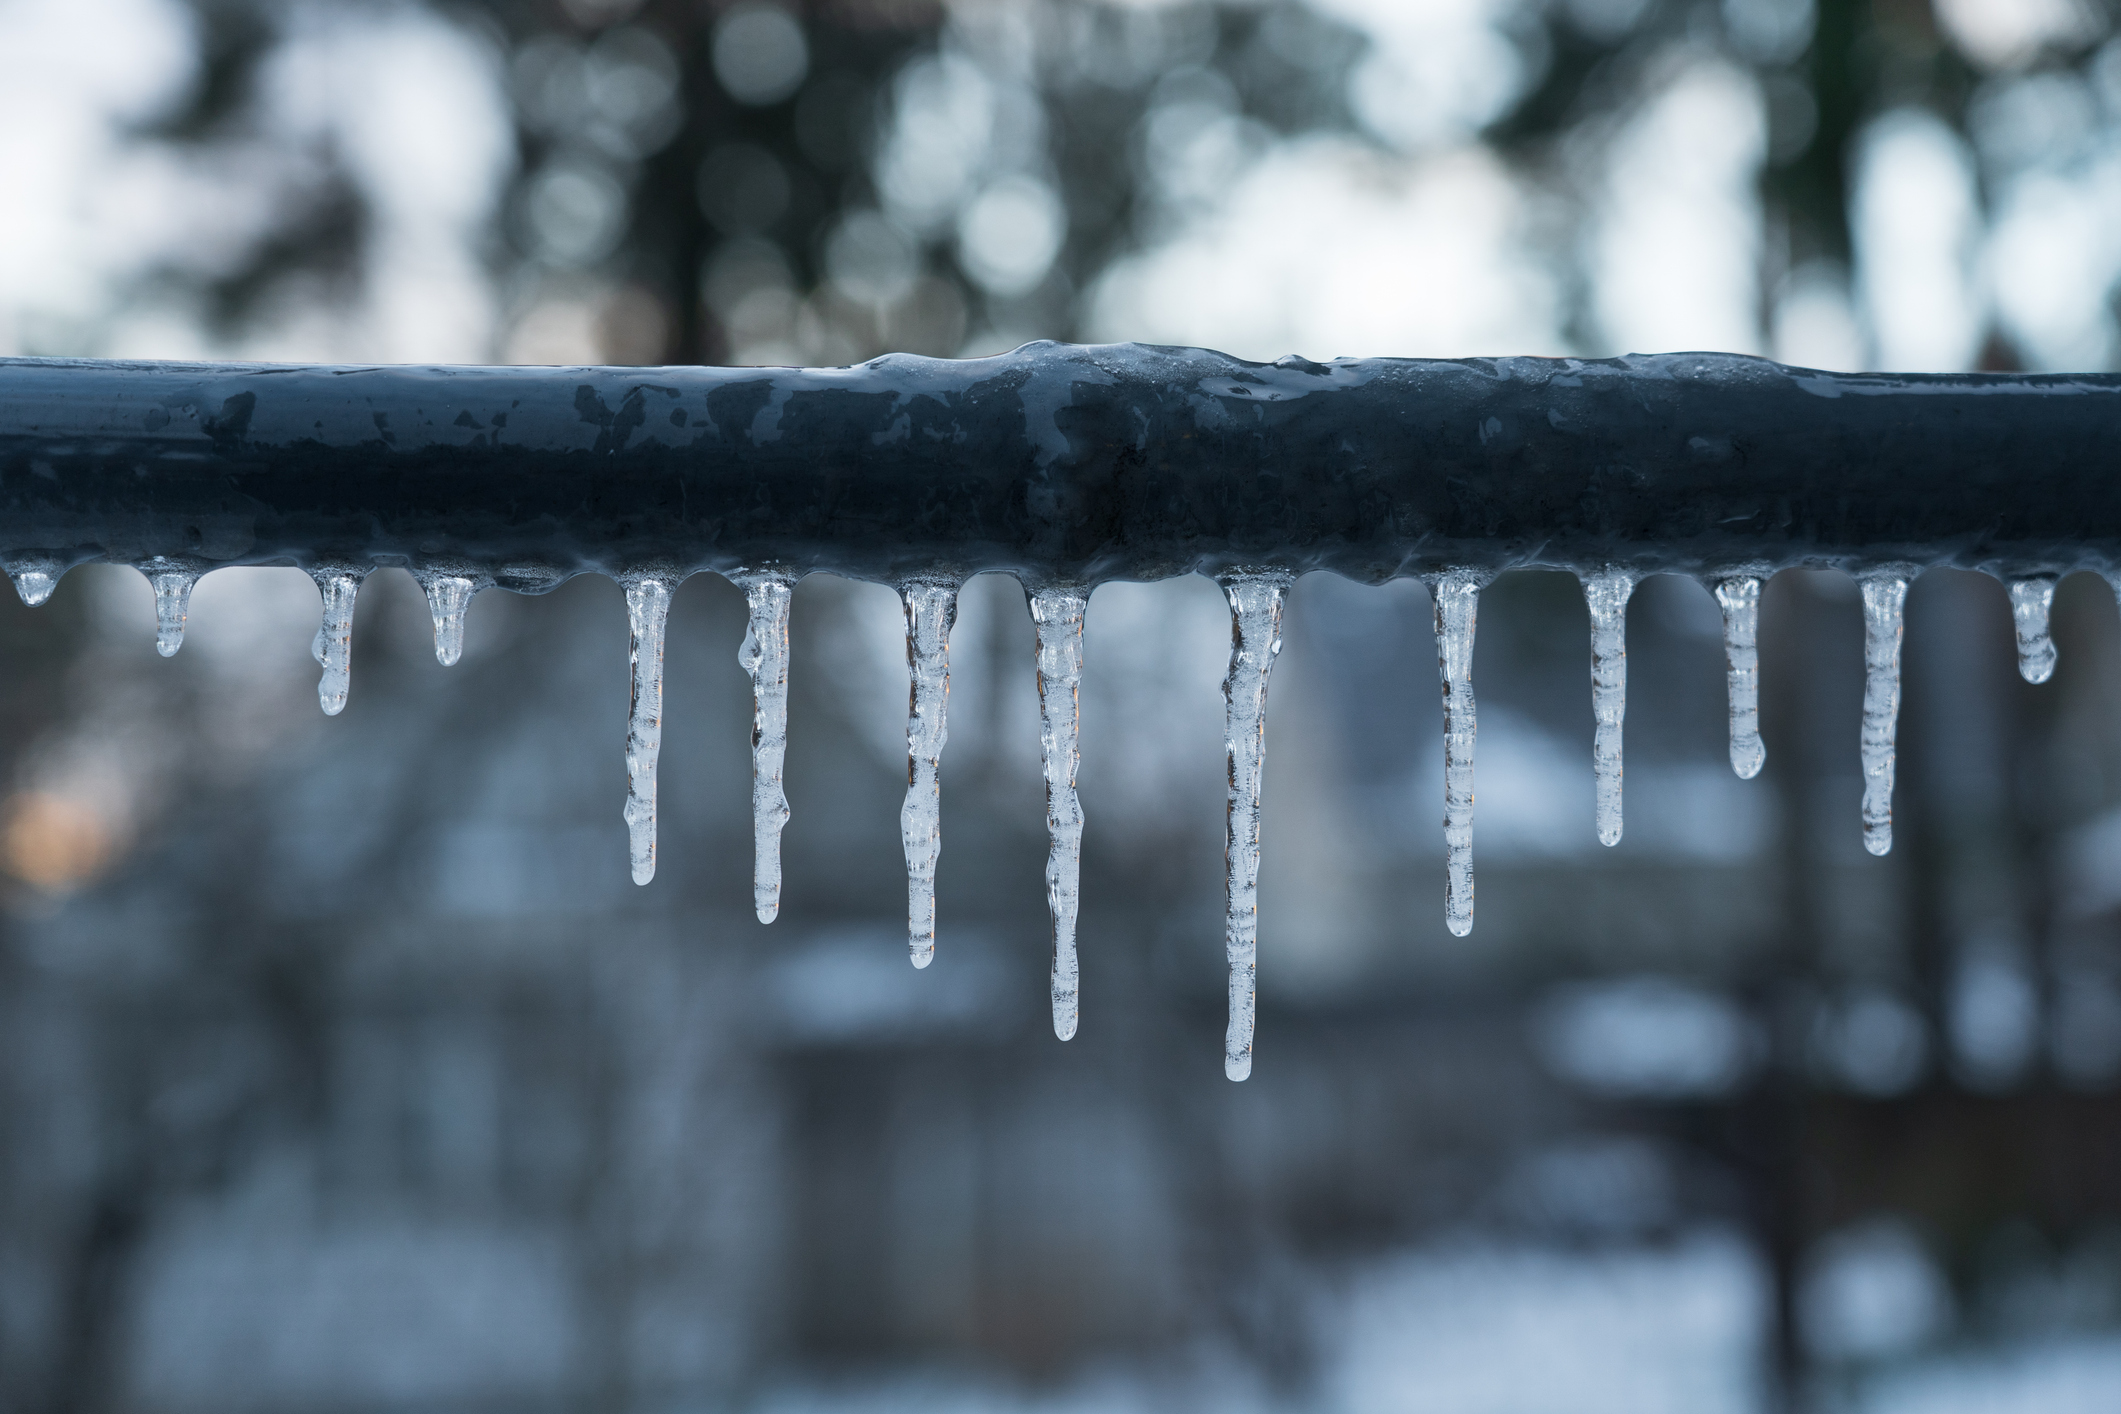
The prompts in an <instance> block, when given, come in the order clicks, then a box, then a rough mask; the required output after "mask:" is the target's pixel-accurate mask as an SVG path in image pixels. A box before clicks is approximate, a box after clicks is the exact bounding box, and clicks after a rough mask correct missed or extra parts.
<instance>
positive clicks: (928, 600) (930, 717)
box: [898, 584, 957, 967]
mask: <svg viewBox="0 0 2121 1414" xmlns="http://www.w3.org/2000/svg"><path fill="white" fill-rule="evenodd" d="M899 602H900V603H901V604H903V605H904V606H905V609H906V674H907V677H908V678H909V679H910V691H909V692H908V694H907V696H908V701H907V713H906V804H905V805H904V807H903V808H901V809H900V811H899V817H898V827H899V837H900V838H901V840H903V841H904V843H905V846H906V946H907V951H908V952H909V953H910V954H911V955H912V958H913V965H914V966H915V967H926V966H927V965H928V964H929V963H931V962H933V961H935V865H936V861H937V860H938V859H940V858H941V857H942V853H943V828H942V813H943V802H942V782H941V779H940V772H941V767H942V755H943V743H944V742H945V741H947V740H949V736H950V732H949V724H948V721H947V713H948V710H949V706H950V627H951V625H952V624H954V623H956V622H957V586H956V585H954V584H908V585H905V586H903V587H901V588H900V590H899Z"/></svg>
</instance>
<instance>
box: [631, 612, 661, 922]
mask: <svg viewBox="0 0 2121 1414" xmlns="http://www.w3.org/2000/svg"><path fill="white" fill-rule="evenodd" d="M624 583H625V586H626V626H627V628H628V630H629V647H630V657H629V662H630V664H631V666H632V670H633V673H632V677H633V690H632V696H631V700H630V703H629V706H628V711H627V717H626V812H625V813H626V845H627V852H628V854H629V855H631V857H632V860H633V881H634V882H635V883H636V884H645V883H647V882H648V881H649V880H650V879H653V878H654V877H655V761H656V757H657V756H658V755H660V754H661V752H662V750H663V625H664V624H665V623H666V622H668V620H669V618H670V581H668V580H666V579H657V578H655V577H653V576H650V575H641V576H638V577H633V578H629V579H627V580H626V581H624Z"/></svg>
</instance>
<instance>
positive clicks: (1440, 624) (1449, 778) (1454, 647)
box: [1429, 570, 1482, 938]
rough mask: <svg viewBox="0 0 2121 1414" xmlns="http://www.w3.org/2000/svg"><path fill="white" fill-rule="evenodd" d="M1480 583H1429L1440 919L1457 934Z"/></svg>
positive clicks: (1469, 910)
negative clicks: (1439, 799) (1438, 749)
mask: <svg viewBox="0 0 2121 1414" xmlns="http://www.w3.org/2000/svg"><path fill="white" fill-rule="evenodd" d="M1481 583H1482V579H1481V576H1480V575H1478V574H1477V573H1475V572H1473V571H1471V570H1448V571H1446V572H1444V573H1443V574H1440V575H1437V576H1435V577H1434V578H1432V579H1431V580H1430V581H1429V597H1430V599H1431V601H1432V602H1433V603H1434V605H1435V610H1436V666H1437V670H1438V672H1439V673H1440V674H1441V676H1442V678H1443V840H1444V850H1445V854H1446V863H1445V883H1444V922H1445V923H1446V924H1447V925H1449V927H1450V929H1451V931H1452V932H1453V933H1454V934H1456V935H1457V936H1459V937H1461V938H1463V937H1464V936H1466V934H1468V933H1470V932H1472V931H1473V742H1474V736H1475V721H1474V709H1473V629H1474V623H1475V616H1476V611H1477V610H1478V608H1479V605H1480V588H1481Z"/></svg>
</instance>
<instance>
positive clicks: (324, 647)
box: [309, 569, 368, 717]
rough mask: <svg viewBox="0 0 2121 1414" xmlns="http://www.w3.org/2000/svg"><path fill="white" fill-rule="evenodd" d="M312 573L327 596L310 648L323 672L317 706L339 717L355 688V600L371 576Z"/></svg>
mask: <svg viewBox="0 0 2121 1414" xmlns="http://www.w3.org/2000/svg"><path fill="white" fill-rule="evenodd" d="M310 573H311V578H313V579H315V580H316V582H317V590H318V592H319V593H321V594H322V595H323V596H324V622H323V623H322V624H321V625H320V626H319V627H318V629H317V637H316V641H315V642H313V643H311V644H310V645H309V652H310V656H311V657H313V658H315V659H316V660H317V663H318V665H319V666H321V667H322V668H323V669H324V674H323V676H322V677H320V678H318V679H317V702H318V704H319V705H320V706H322V707H323V709H324V715H325V716H327V717H336V716H338V715H339V713H341V712H343V711H345V710H346V694H347V692H348V691H350V690H351V689H352V687H353V616H354V600H355V599H356V598H357V597H358V596H359V595H360V593H361V580H362V578H363V577H364V576H365V575H366V574H367V573H368V572H367V571H366V570H349V569H319V570H313V571H311V572H310Z"/></svg>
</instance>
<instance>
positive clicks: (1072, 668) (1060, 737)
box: [1031, 589, 1089, 1041]
mask: <svg viewBox="0 0 2121 1414" xmlns="http://www.w3.org/2000/svg"><path fill="white" fill-rule="evenodd" d="M1088 605H1089V599H1088V597H1087V596H1086V595H1085V594H1084V593H1083V592H1082V591H1079V590H1075V589H1041V590H1040V591H1039V592H1038V593H1036V594H1034V595H1032V596H1031V621H1032V623H1033V624H1035V625H1036V626H1037V629H1038V713H1039V728H1038V747H1039V759H1040V761H1041V762H1042V763H1043V764H1044V767H1045V772H1046V839H1047V844H1046V909H1047V911H1048V912H1049V913H1050V914H1051V915H1052V917H1053V976H1052V981H1053V1034H1054V1035H1056V1036H1058V1037H1060V1038H1061V1039H1062V1040H1063V1041H1066V1040H1068V1039H1070V1038H1071V1037H1073V1036H1074V1035H1075V1026H1076V1020H1077V1004H1078V999H1079V996H1080V989H1081V980H1082V974H1081V970H1080V967H1079V964H1078V963H1077V962H1076V957H1075V913H1076V906H1077V904H1078V902H1079V901H1080V899H1081V897H1082V863H1083V807H1082V803H1081V802H1080V801H1079V800H1077V798H1076V794H1075V769H1076V766H1077V765H1078V764H1079V763H1080V761H1081V759H1082V758H1081V755H1080V753H1079V752H1078V751H1077V750H1076V728H1077V726H1078V724H1079V721H1080V700H1079V692H1080V689H1081V686H1082V680H1083V611H1084V610H1085V609H1086V608H1087V607H1088Z"/></svg>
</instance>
